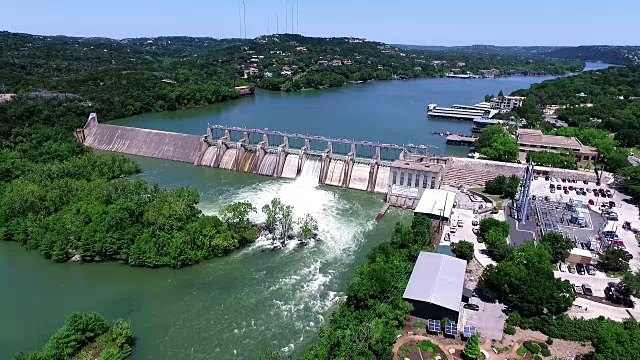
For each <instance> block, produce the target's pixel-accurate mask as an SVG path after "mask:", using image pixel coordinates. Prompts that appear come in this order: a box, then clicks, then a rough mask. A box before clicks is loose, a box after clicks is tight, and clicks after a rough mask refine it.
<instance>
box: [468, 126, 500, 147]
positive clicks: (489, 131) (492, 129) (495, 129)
mask: <svg viewBox="0 0 640 360" xmlns="http://www.w3.org/2000/svg"><path fill="white" fill-rule="evenodd" d="M504 134H505V131H504V129H503V128H502V126H501V125H490V126H487V127H485V128H484V129H482V131H480V135H479V136H478V139H477V140H476V142H475V147H476V148H477V149H484V148H488V147H489V146H491V143H492V142H493V141H494V139H495V138H497V137H498V136H501V135H504Z"/></svg>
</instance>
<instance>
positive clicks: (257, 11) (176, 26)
mask: <svg viewBox="0 0 640 360" xmlns="http://www.w3.org/2000/svg"><path fill="white" fill-rule="evenodd" d="M296 2H297V3H298V4H299V10H298V11H297V13H298V14H299V16H297V17H296V15H295V14H296V9H295V6H296ZM241 3H242V2H241V1H239V0H155V1H150V0H109V1H95V0H93V1H92V0H19V1H12V0H6V1H3V4H1V5H0V30H8V31H14V32H25V33H30V34H46V35H71V36H100V37H111V38H127V37H153V36H159V35H187V36H211V37H216V38H228V37H240V36H242V37H244V33H245V30H246V34H247V37H249V38H254V37H256V36H258V35H263V34H268V33H275V32H276V17H277V23H278V25H279V32H280V33H284V32H285V23H287V24H288V27H287V31H286V32H292V30H291V10H292V6H293V7H294V17H296V18H297V21H295V22H294V26H295V24H299V26H298V27H294V29H293V32H296V33H301V34H303V35H307V36H354V37H364V38H366V39H368V40H375V41H382V42H385V43H403V44H415V45H445V46H453V45H473V44H491V45H594V44H597V45H638V44H639V43H640V38H638V36H637V35H638V34H640V21H639V20H638V19H640V1H637V0H606V1H602V0H598V1H596V0H537V1H522V0H511V1H505V0H490V1H480V0H457V1H443V0H413V1H408V0H342V1H340V0H288V1H287V4H286V7H285V0H245V1H244V3H245V9H246V12H245V14H246V24H243V25H242V31H241V25H240V20H241V18H242V16H240V15H241V14H242V12H241V11H240V9H241ZM285 10H286V11H285ZM285 14H286V16H285ZM245 25H246V26H245Z"/></svg>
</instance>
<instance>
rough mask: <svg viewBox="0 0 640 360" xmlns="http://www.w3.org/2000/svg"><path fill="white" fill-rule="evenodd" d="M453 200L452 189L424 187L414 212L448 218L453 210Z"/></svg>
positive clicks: (454, 195)
mask: <svg viewBox="0 0 640 360" xmlns="http://www.w3.org/2000/svg"><path fill="white" fill-rule="evenodd" d="M455 200H456V193H454V192H452V191H445V190H439V189H424V192H423V193H422V196H421V197H420V201H418V206H416V209H415V210H414V212H416V213H420V214H427V215H437V216H443V217H445V218H449V216H451V212H452V211H453V203H454V202H455Z"/></svg>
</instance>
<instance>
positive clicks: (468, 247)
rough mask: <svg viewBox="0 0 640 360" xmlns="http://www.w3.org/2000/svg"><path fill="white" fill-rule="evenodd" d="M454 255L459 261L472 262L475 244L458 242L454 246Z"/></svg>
mask: <svg viewBox="0 0 640 360" xmlns="http://www.w3.org/2000/svg"><path fill="white" fill-rule="evenodd" d="M452 247H453V249H452V250H453V253H454V254H456V257H457V258H459V259H463V260H467V261H471V260H472V259H473V243H472V242H469V241H464V240H463V241H458V242H457V243H454V244H452Z"/></svg>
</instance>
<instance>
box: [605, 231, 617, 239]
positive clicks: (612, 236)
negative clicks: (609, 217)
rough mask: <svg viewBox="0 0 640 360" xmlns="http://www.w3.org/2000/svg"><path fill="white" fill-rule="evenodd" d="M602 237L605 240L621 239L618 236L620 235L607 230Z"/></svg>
mask: <svg viewBox="0 0 640 360" xmlns="http://www.w3.org/2000/svg"><path fill="white" fill-rule="evenodd" d="M602 236H603V237H604V238H605V239H610V240H618V239H620V237H619V236H618V234H617V233H616V232H615V231H613V230H606V231H603V232H602Z"/></svg>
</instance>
